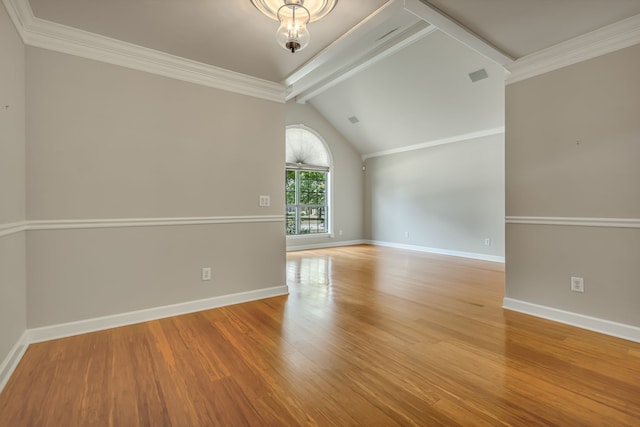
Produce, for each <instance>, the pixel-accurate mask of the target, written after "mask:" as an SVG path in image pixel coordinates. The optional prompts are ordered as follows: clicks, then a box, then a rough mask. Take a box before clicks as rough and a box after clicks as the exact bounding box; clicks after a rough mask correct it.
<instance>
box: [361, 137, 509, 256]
mask: <svg viewBox="0 0 640 427" xmlns="http://www.w3.org/2000/svg"><path fill="white" fill-rule="evenodd" d="M503 162H504V137H503V136H502V135H494V136H486V137H481V138H476V139H473V140H468V141H459V142H455V143H451V144H446V145H439V146H435V147H429V148H423V149H419V150H414V151H409V152H404V153H397V154H392V155H387V156H382V157H374V158H370V159H367V161H366V173H365V176H366V185H365V188H366V190H365V193H366V195H367V200H366V204H365V210H366V212H367V215H366V221H365V224H366V229H367V236H368V238H370V239H371V240H375V241H382V242H387V243H393V244H403V245H416V246H422V247H428V248H435V249H443V250H448V251H456V252H467V253H474V254H481V255H489V256H497V257H502V256H504V163H503ZM405 232H408V233H409V237H405ZM485 238H490V239H491V241H492V244H491V245H490V246H486V245H485V244H484V240H485Z"/></svg>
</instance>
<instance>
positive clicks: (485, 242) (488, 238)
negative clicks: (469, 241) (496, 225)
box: [484, 237, 491, 246]
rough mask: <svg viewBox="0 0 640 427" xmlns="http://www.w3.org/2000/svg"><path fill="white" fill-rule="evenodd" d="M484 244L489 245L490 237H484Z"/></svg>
mask: <svg viewBox="0 0 640 427" xmlns="http://www.w3.org/2000/svg"><path fill="white" fill-rule="evenodd" d="M484 245H485V246H491V238H490V237H487V238H486V239H484Z"/></svg>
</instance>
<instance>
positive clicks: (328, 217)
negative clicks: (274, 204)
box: [285, 124, 334, 240]
mask: <svg viewBox="0 0 640 427" xmlns="http://www.w3.org/2000/svg"><path fill="white" fill-rule="evenodd" d="M286 129H287V130H288V129H303V130H305V131H308V132H311V133H312V134H313V135H314V136H316V137H317V138H318V140H319V141H320V142H321V143H322V145H323V146H324V149H325V150H326V152H327V157H328V159H329V170H328V171H327V194H326V198H327V212H326V214H325V230H326V231H325V232H324V233H313V234H286V230H285V235H286V238H287V240H297V239H300V240H304V239H313V238H321V237H334V233H333V223H334V218H333V213H334V209H333V172H334V166H333V155H332V153H331V150H330V149H329V145H328V144H327V142H326V141H325V140H324V138H323V137H322V136H321V135H320V134H319V133H318V132H316V131H315V130H314V129H312V128H310V127H309V126H306V125H304V124H295V125H289V126H287V127H286ZM301 170H305V169H304V167H302V168H301ZM308 170H312V169H308ZM286 171H287V167H286V165H285V176H286ZM285 191H286V189H285ZM285 201H286V197H285ZM287 206H288V205H285V218H286V209H287Z"/></svg>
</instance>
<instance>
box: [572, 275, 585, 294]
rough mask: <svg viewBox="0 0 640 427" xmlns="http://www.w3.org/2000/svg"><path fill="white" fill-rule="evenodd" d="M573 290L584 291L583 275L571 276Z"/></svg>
mask: <svg viewBox="0 0 640 427" xmlns="http://www.w3.org/2000/svg"><path fill="white" fill-rule="evenodd" d="M571 292H584V279H583V278H582V277H571Z"/></svg>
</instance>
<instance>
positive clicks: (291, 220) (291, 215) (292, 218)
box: [287, 206, 298, 235]
mask: <svg viewBox="0 0 640 427" xmlns="http://www.w3.org/2000/svg"><path fill="white" fill-rule="evenodd" d="M297 210H298V209H297V208H296V207H295V206H287V234H289V235H291V234H298V233H297V230H296V212H297Z"/></svg>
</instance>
